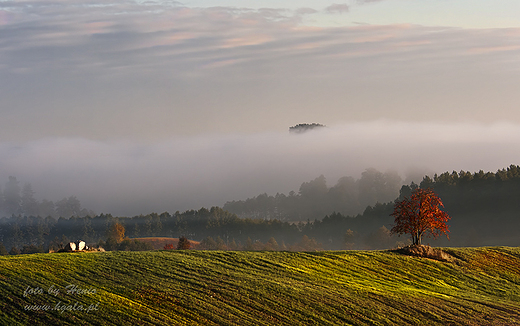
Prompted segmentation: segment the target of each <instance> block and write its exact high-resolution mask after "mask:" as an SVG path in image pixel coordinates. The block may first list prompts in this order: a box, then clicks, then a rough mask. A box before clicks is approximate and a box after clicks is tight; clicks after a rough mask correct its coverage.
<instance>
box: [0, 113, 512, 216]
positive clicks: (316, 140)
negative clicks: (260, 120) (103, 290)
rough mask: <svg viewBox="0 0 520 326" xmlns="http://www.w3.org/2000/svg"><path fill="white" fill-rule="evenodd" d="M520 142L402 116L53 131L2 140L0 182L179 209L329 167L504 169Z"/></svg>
mask: <svg viewBox="0 0 520 326" xmlns="http://www.w3.org/2000/svg"><path fill="white" fill-rule="evenodd" d="M300 122H302V121H295V124H296V123H300ZM308 122H319V123H326V122H325V121H308ZM287 127H289V126H287ZM519 145H520V125H515V124H509V123H496V124H490V125H485V124H475V123H452V124H446V123H443V124H440V123H439V124H436V123H417V122H413V123H412V122H395V121H375V122H359V123H351V124H344V125H330V126H328V127H327V128H322V129H320V130H312V131H309V132H306V133H303V134H292V133H289V132H288V129H287V130H282V131H279V132H268V133H255V134H235V135H219V134H208V135H203V136H196V137H195V136H194V137H185V138H172V139H170V140H167V141H162V142H155V143H146V142H142V143H136V142H133V141H123V140H118V141H93V140H88V139H80V138H49V139H41V140H38V141H30V142H24V143H5V142H4V143H0V184H1V185H2V189H3V185H4V184H5V182H6V181H7V180H8V177H9V176H15V177H16V178H17V179H18V181H20V185H23V184H24V183H31V185H32V189H33V190H34V191H35V197H36V199H38V200H42V199H48V200H53V201H56V200H59V199H61V198H63V197H68V196H71V195H74V196H76V197H77V198H78V199H79V200H80V201H81V204H82V206H83V207H85V208H88V209H91V210H93V211H95V212H96V213H112V214H113V215H119V216H133V215H138V214H141V213H142V214H146V213H150V212H163V211H168V212H171V213H173V212H175V211H176V210H180V211H183V210H186V209H192V208H193V209H198V208H200V207H202V206H204V207H209V206H214V205H218V206H222V205H223V204H224V203H225V202H226V201H229V200H239V199H246V198H247V197H252V196H256V195H258V194H260V193H264V192H266V193H268V194H272V195H274V194H276V192H283V193H286V194H287V193H288V192H289V191H291V190H294V191H296V192H297V191H298V188H299V187H300V185H301V183H302V182H306V181H309V180H311V179H314V178H316V177H317V176H319V175H320V174H323V175H324V176H325V177H326V178H327V181H328V185H329V186H332V185H334V184H335V183H336V181H337V179H338V178H340V177H342V176H352V177H354V178H355V179H358V178H359V177H360V175H361V173H362V172H363V171H364V170H365V169H366V168H369V167H372V168H375V169H377V170H379V171H381V172H385V171H388V170H396V171H397V172H398V173H399V174H400V175H401V176H402V178H403V181H404V182H406V183H408V182H409V181H410V180H411V179H415V180H416V181H417V182H418V181H420V180H421V179H422V175H424V174H425V173H428V174H433V173H442V172H445V171H450V172H451V171H453V170H456V171H460V170H465V171H471V172H475V171H478V170H481V169H482V170H484V171H493V172H495V171H496V170H497V169H501V168H505V167H507V166H509V165H510V164H517V163H518V162H519V161H520V151H519V150H518V149H519Z"/></svg>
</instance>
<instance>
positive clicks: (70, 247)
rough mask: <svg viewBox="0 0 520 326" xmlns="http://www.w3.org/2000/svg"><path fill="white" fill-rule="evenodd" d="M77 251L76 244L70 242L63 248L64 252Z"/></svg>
mask: <svg viewBox="0 0 520 326" xmlns="http://www.w3.org/2000/svg"><path fill="white" fill-rule="evenodd" d="M75 250H76V244H75V243H74V242H69V243H67V244H66V245H65V247H64V248H63V251H75Z"/></svg>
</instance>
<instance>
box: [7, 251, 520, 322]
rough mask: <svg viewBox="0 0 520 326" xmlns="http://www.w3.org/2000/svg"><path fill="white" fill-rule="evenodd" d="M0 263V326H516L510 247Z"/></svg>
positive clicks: (518, 290) (518, 302)
mask: <svg viewBox="0 0 520 326" xmlns="http://www.w3.org/2000/svg"><path fill="white" fill-rule="evenodd" d="M445 251H447V252H449V253H450V254H451V255H453V256H454V257H455V258H456V260H455V262H438V261H434V260H430V259H425V258H418V257H409V256H403V255H400V254H397V253H393V252H388V251H334V252H330V251H329V252H327V251H325V252H315V253H303V252H299V253H296V252H233V251H227V252H223V251H149V252H96V253H59V254H33V255H19V256H3V257H0V324H1V325H18V324H20V325H68V324H70V325H520V248H507V247H499V248H461V249H454V248H447V249H445Z"/></svg>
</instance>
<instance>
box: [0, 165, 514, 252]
mask: <svg viewBox="0 0 520 326" xmlns="http://www.w3.org/2000/svg"><path fill="white" fill-rule="evenodd" d="M367 171H369V170H367ZM376 172H377V171H375V172H374V171H371V172H370V173H373V174H375V175H377V176H379V177H380V178H372V179H371V180H383V181H384V180H385V174H383V173H380V174H379V173H376ZM367 173H368V172H367ZM365 178H367V177H366V175H365ZM362 179H363V176H362ZM362 179H360V180H359V181H358V182H355V181H354V182H353V183H352V182H351V181H352V180H350V181H341V180H340V181H339V182H338V184H337V185H335V186H333V187H330V188H327V186H326V183H325V180H324V177H323V176H320V177H318V178H316V179H315V180H312V181H310V182H307V183H304V184H302V186H301V187H300V191H299V193H298V194H294V193H292V194H289V195H288V196H286V195H281V194H278V195H276V196H274V197H273V196H267V195H265V194H264V195H260V196H257V197H255V198H252V199H248V200H246V201H241V202H240V201H238V202H231V203H226V204H225V205H224V207H223V208H220V207H212V208H210V209H206V208H201V209H198V210H188V211H185V212H178V211H177V212H175V213H173V214H170V213H168V212H164V213H160V214H158V213H150V214H147V215H139V216H134V217H114V216H112V215H110V214H99V215H88V214H87V215H85V216H79V214H78V215H71V217H69V218H65V217H59V218H56V217H55V216H52V215H48V216H46V217H42V216H31V215H29V216H28V215H27V214H23V215H22V214H18V215H15V214H12V215H11V216H10V217H3V218H1V219H0V242H1V243H2V244H3V245H2V247H3V248H6V249H7V250H9V249H12V248H13V247H14V248H18V249H19V250H21V249H23V247H24V246H32V247H33V248H34V247H36V248H40V249H41V250H42V251H46V250H48V249H49V248H51V247H56V246H58V245H59V244H60V243H66V242H67V241H74V240H79V239H81V240H84V241H86V242H87V243H89V244H91V245H95V244H98V243H99V242H100V241H106V239H107V237H108V232H109V229H110V227H111V226H112V225H114V224H115V223H120V224H121V225H123V226H124V228H125V235H126V237H128V238H130V239H132V238H139V237H151V236H160V237H180V236H183V235H184V236H186V237H188V238H189V239H192V240H197V241H202V243H205V244H206V245H207V246H208V247H207V248H206V249H226V248H227V249H245V250H248V249H249V250H251V249H256V250H266V249H268V248H269V247H268V246H266V244H268V243H269V242H270V243H271V244H272V243H273V241H275V243H276V244H277V249H281V250H284V249H287V250H290V249H292V248H303V249H313V250H317V249H331V250H334V249H385V248H392V247H396V246H399V245H405V244H407V243H408V241H409V239H407V238H406V237H405V236H401V237H397V236H396V235H392V234H391V233H390V231H389V230H390V229H391V227H392V224H393V220H392V217H391V216H390V214H391V213H392V210H393V205H394V201H395V200H396V199H399V198H403V197H404V196H408V195H409V194H410V192H411V191H412V190H413V189H414V188H416V187H421V188H431V189H433V190H434V191H435V192H436V193H437V194H438V195H439V197H440V198H441V199H442V200H443V202H444V205H445V211H446V212H448V213H449V215H450V216H451V220H450V221H449V223H448V224H449V228H450V233H449V239H447V238H440V239H438V240H433V239H425V241H424V242H425V243H430V244H432V245H438V246H452V247H453V246H484V245H506V246H519V245H520V238H519V237H518V233H517V230H518V229H519V227H520V216H519V214H520V213H519V212H520V201H518V198H519V195H520V166H517V165H511V166H509V167H508V168H504V169H501V170H498V171H496V172H494V173H493V172H483V171H479V172H474V173H471V172H465V171H460V172H455V171H453V172H451V173H450V172H444V173H442V174H439V175H437V174H436V175H434V176H433V177H429V176H425V177H424V178H423V180H422V182H420V184H415V183H411V184H409V185H403V186H401V188H400V190H398V191H397V196H399V197H397V196H394V198H389V199H388V198H387V197H385V196H390V195H391V190H390V188H391V187H395V182H392V181H388V182H386V183H385V182H383V181H381V183H380V184H386V185H388V187H389V188H386V190H380V188H377V187H369V186H367V185H366V184H363V182H361V180H362ZM386 180H395V179H392V178H391V177H390V176H386ZM10 181H13V180H11V179H10ZM344 184H351V185H352V187H351V188H348V189H351V190H355V189H358V190H357V191H358V193H357V194H356V192H355V191H353V192H351V193H350V195H349V196H350V197H348V196H347V195H346V194H348V192H341V194H342V196H343V197H342V196H339V195H338V192H339V191H338V188H340V189H343V190H344V189H347V188H341V187H339V186H338V185H344ZM374 184H376V183H372V185H374ZM390 185H391V187H390ZM356 187H357V188H356ZM7 189H8V188H7V187H6V190H7ZM383 189H385V188H383ZM392 189H395V188H392ZM6 190H4V198H6V199H7V197H6V196H5V194H6ZM361 193H365V194H366V193H368V194H371V195H372V196H373V197H372V200H375V202H376V203H375V204H372V205H368V206H366V207H365V209H364V210H363V211H362V212H360V213H357V214H346V213H344V212H345V211H342V210H340V209H338V206H335V205H339V204H340V203H341V202H342V201H341V200H339V199H337V198H338V197H339V198H344V199H345V198H350V199H351V202H352V203H355V204H356V206H355V209H354V208H351V209H352V211H354V212H355V211H356V210H359V207H360V206H359V205H361V204H360V200H359V198H361V197H360V195H359V194H361ZM356 196H357V197H356ZM21 197H23V196H21ZM72 198H73V197H72ZM259 198H260V199H259ZM380 198H381V199H380ZM6 199H4V205H5V203H6V202H8V200H6ZM262 200H264V204H263V205H260V204H259V203H262ZM320 200H321V201H320ZM345 200H346V199H345ZM378 201H380V202H381V203H379V202H378ZM287 203H291V205H289V204H287ZM347 203H348V201H347ZM22 205H23V202H22V200H21V199H20V207H22ZM278 205H279V206H278ZM284 205H286V206H284ZM79 207H80V206H79ZM236 207H241V208H242V211H240V212H239V213H240V216H239V215H238V214H236V213H234V212H233V211H234V210H236V209H237V208H236ZM344 207H348V205H346V204H345V206H344ZM345 209H346V208H345ZM296 212H300V213H299V214H300V215H297V213H296ZM311 212H312V213H311ZM248 214H250V215H248ZM291 214H293V215H291ZM294 217H299V218H300V219H299V221H297V220H296V219H294ZM306 241H307V243H308V244H312V246H310V247H309V246H307V247H305V246H304V245H303V246H302V245H300V246H297V244H304V243H305V242H306ZM0 249H1V248H0ZM6 249H3V250H0V251H3V252H4V253H5V251H6Z"/></svg>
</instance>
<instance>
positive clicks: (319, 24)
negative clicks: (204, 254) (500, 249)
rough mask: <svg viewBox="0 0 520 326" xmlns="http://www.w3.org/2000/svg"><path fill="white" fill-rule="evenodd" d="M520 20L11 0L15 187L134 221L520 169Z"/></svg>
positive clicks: (8, 126) (4, 50)
mask: <svg viewBox="0 0 520 326" xmlns="http://www.w3.org/2000/svg"><path fill="white" fill-rule="evenodd" d="M518 17H520V2H519V1H517V0H496V1H489V0H487V1H483V0H472V1H469V0H450V1H447V0H415V1H412V0H350V1H346V2H334V1H317V0H301V1H282V0H279V1H264V0H220V1H217V0H189V1H144V0H140V1H130V0H121V1H104V0H67V1H61V0H49V1H4V0H0V185H3V184H4V183H5V182H6V181H7V180H8V176H10V175H13V176H16V177H17V179H18V180H20V181H21V182H22V183H26V182H28V183H31V184H32V186H33V189H34V191H35V192H36V197H37V198H38V199H43V198H45V199H49V200H59V199H61V198H63V197H64V196H70V195H75V196H77V197H78V198H79V199H80V200H81V202H82V204H83V206H85V207H87V208H90V209H93V210H94V211H96V212H105V213H113V214H120V215H133V214H141V213H143V214H146V213H149V212H151V211H155V212H162V211H166V210H167V211H170V212H174V211H176V210H181V211H182V210H185V209H191V208H199V207H201V206H205V207H209V206H213V205H220V206H221V205H223V204H224V203H225V202H226V201H227V200H238V199H245V198H247V197H252V196H255V195H258V194H260V193H263V192H267V193H269V194H275V193H276V192H285V193H287V192H288V191H290V190H295V191H297V190H298V187H299V185H300V184H301V183H302V182H304V181H309V180H311V179H314V178H315V177H317V176H319V175H320V174H323V175H325V176H326V178H327V180H328V181H329V185H333V184H334V183H335V180H337V179H338V178H339V177H341V176H345V175H348V176H353V177H355V178H358V177H359V176H360V174H361V172H363V171H364V169H366V168H369V167H374V168H377V169H379V170H381V171H386V170H397V171H398V172H399V173H401V175H402V176H403V179H405V178H406V176H407V175H411V174H414V173H415V174H419V175H421V173H422V174H424V173H429V174H432V173H442V172H444V171H452V170H456V171H459V170H465V171H472V172H476V171H478V170H480V169H482V170H484V171H496V170H497V169H500V168H504V167H507V166H509V165H510V164H518V163H519V161H520V160H519V159H520V151H519V150H518V149H519V147H520V146H519V145H520V137H518V136H519V135H520V110H519V105H518V103H520V92H518V90H517V89H518V85H520V83H519V82H520V19H519V18H518ZM299 123H321V124H325V125H326V126H327V128H326V129H325V130H322V131H319V132H318V131H313V132H310V133H306V134H303V135H291V134H289V133H288V129H289V127H290V126H293V125H296V124H299ZM414 171H415V172H414ZM417 171H420V172H417ZM2 180H3V181H2Z"/></svg>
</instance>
